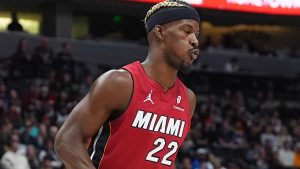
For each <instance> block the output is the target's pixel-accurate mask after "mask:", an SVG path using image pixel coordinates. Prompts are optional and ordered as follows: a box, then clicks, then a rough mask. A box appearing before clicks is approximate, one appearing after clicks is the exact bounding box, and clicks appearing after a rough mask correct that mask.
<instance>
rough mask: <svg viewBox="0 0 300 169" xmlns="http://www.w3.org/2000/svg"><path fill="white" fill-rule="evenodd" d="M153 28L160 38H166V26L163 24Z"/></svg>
mask: <svg viewBox="0 0 300 169" xmlns="http://www.w3.org/2000/svg"><path fill="white" fill-rule="evenodd" d="M153 29H154V34H155V36H156V37H157V38H158V39H160V40H162V39H164V33H165V28H164V27H163V26H161V25H156V26H155V27H154V28H153Z"/></svg>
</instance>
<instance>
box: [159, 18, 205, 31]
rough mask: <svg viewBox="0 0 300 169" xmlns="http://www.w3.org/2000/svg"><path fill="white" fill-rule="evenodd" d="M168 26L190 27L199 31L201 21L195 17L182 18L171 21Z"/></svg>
mask: <svg viewBox="0 0 300 169" xmlns="http://www.w3.org/2000/svg"><path fill="white" fill-rule="evenodd" d="M165 26H166V27H174V28H181V27H190V28H192V29H193V30H195V31H199V26H200V25H199V22H197V21H195V20H193V19H181V20H176V21H172V22H169V23H167V24H165Z"/></svg>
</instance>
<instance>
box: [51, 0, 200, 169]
mask: <svg viewBox="0 0 300 169" xmlns="http://www.w3.org/2000/svg"><path fill="white" fill-rule="evenodd" d="M144 21H145V27H146V30H147V37H148V41H149V52H148V56H147V59H146V60H145V61H144V62H143V63H140V62H134V63H132V64H129V65H127V66H124V67H123V68H122V69H118V70H111V71H108V72H106V73H104V74H103V75H102V76H100V77H99V78H98V79H97V80H96V81H95V83H94V84H93V86H92V87H91V90H90V92H89V93H88V94H87V95H86V96H85V97H84V98H83V99H82V100H81V101H80V102H79V103H78V105H77V106H76V107H75V108H74V109H73V110H72V112H71V114H70V116H69V117H68V118H67V120H66V121H65V123H64V125H63V126H62V127H61V129H60V130H59V132H58V134H57V137H56V140H55V150H56V151H57V153H58V154H59V156H60V158H61V159H62V161H63V162H64V164H65V166H66V167H67V168H68V169H124V168H125V169H170V168H174V167H175V164H174V163H175V159H176V155H177V152H178V149H179V147H180V145H181V144H182V143H183V141H184V138H185V137H186V135H187V133H188V131H189V129H190V121H191V116H192V114H193V112H194V109H195V104H196V98H195V95H194V93H193V92H192V91H191V90H189V89H188V88H187V87H186V86H184V84H183V83H182V82H181V81H180V80H179V79H178V78H177V72H178V71H183V72H186V71H187V70H188V69H189V67H190V66H191V64H192V63H193V62H194V60H195V59H196V58H197V55H198V54H199V50H198V39H197V36H198V34H199V21H200V18H199V15H198V13H197V11H196V10H195V9H194V8H192V7H191V6H190V5H188V4H186V3H185V2H182V1H179V0H167V1H163V2H160V3H158V4H156V5H154V6H153V7H152V8H151V9H150V10H149V11H148V12H147V15H146V17H145V20H144ZM89 138H91V140H90V144H89V146H88V151H87V150H86V147H85V142H86V140H87V139H89Z"/></svg>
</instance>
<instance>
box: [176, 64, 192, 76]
mask: <svg viewBox="0 0 300 169" xmlns="http://www.w3.org/2000/svg"><path fill="white" fill-rule="evenodd" d="M178 70H179V71H180V72H181V73H183V74H184V75H188V74H189V73H191V71H192V66H191V65H185V64H184V63H183V62H181V63H180V65H179V69H178Z"/></svg>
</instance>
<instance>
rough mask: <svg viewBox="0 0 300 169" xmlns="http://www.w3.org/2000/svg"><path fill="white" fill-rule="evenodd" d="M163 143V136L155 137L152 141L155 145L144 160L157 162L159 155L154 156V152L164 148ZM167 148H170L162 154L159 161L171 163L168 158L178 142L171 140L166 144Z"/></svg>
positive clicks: (176, 147) (166, 163) (164, 142)
mask: <svg viewBox="0 0 300 169" xmlns="http://www.w3.org/2000/svg"><path fill="white" fill-rule="evenodd" d="M165 144H166V140H165V139H163V138H158V139H156V140H155V141H154V145H155V146H157V147H156V148H155V149H153V150H151V151H150V152H149V153H148V155H147V157H146V160H147V161H151V162H155V163H157V162H158V161H159V157H156V156H155V154H156V153H158V152H159V151H161V150H163V149H164V148H165ZM168 149H170V151H169V152H168V153H167V154H165V155H164V156H163V158H162V161H161V163H162V164H164V165H171V164H172V161H170V160H168V158H169V157H171V156H172V155H173V154H175V153H176V151H177V149H178V143H177V142H175V141H172V142H171V143H170V144H169V145H168Z"/></svg>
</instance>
